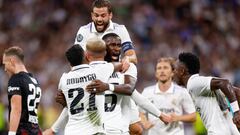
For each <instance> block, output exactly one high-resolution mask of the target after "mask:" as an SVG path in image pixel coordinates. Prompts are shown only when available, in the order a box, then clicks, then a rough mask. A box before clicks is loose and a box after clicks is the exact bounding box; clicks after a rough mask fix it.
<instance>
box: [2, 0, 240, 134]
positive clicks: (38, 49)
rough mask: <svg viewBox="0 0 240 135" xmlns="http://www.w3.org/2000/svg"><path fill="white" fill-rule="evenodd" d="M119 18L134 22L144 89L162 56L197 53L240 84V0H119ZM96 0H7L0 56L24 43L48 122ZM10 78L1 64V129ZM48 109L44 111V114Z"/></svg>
mask: <svg viewBox="0 0 240 135" xmlns="http://www.w3.org/2000/svg"><path fill="white" fill-rule="evenodd" d="M111 2H112V4H113V6H114V16H113V21H114V22H117V23H120V24H124V25H126V27H127V29H128V31H129V32H130V33H129V34H130V36H131V38H132V40H133V43H134V45H135V50H136V52H137V56H138V65H137V67H138V83H137V89H138V90H139V91H142V89H143V88H144V87H146V86H148V85H150V84H153V83H155V77H154V68H155V64H156V62H157V59H158V57H160V56H172V57H176V56H177V55H178V53H179V52H182V51H192V52H194V53H196V54H198V55H199V56H200V59H201V62H202V65H201V66H202V67H201V69H202V70H201V72H202V73H203V74H205V75H206V74H207V75H214V76H221V77H224V78H228V79H229V80H230V81H231V82H232V83H233V84H234V85H236V86H239V87H240V60H239V57H240V54H239V52H240V23H239V22H240V0H112V1H111ZM91 3H92V1H91V0H0V54H2V52H3V50H4V49H5V48H7V47H9V46H12V45H18V46H20V47H22V48H23V49H24V51H25V52H27V54H26V61H25V62H26V65H27V68H28V70H29V71H30V72H32V73H33V74H34V75H35V76H36V77H37V78H38V80H39V81H40V84H41V88H42V94H43V96H42V99H41V107H40V110H41V111H40V112H42V113H41V119H40V123H41V124H42V128H43V129H45V128H47V127H49V126H50V125H51V123H52V122H53V121H54V120H55V119H56V117H57V116H58V113H59V109H60V108H61V106H60V105H57V104H56V103H55V101H54V96H55V93H56V90H57V87H58V81H59V78H60V77H61V74H62V73H63V72H66V71H68V70H69V65H68V64H67V62H66V60H65V57H64V53H65V50H66V49H67V48H68V47H69V46H71V45H73V43H74V39H75V36H76V33H77V30H78V28H79V27H80V26H81V25H85V24H87V23H88V22H89V21H91V17H90V12H91V11H90V9H91V8H90V6H91ZM7 80H8V77H7V76H6V74H5V73H4V69H3V67H2V68H1V69H0V131H3V130H4V129H5V128H6V126H7V125H6V119H7V116H8V112H7V110H8V109H7V104H8V100H7V93H6V92H7V90H6V86H7ZM43 112H44V113H43Z"/></svg>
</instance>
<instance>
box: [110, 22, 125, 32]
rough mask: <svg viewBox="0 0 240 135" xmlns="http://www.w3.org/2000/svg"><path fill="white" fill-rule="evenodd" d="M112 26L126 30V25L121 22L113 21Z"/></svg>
mask: <svg viewBox="0 0 240 135" xmlns="http://www.w3.org/2000/svg"><path fill="white" fill-rule="evenodd" d="M113 27H114V29H115V30H119V31H127V28H126V26H125V25H123V24H118V23H114V22H113Z"/></svg>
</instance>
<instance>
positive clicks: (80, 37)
mask: <svg viewBox="0 0 240 135" xmlns="http://www.w3.org/2000/svg"><path fill="white" fill-rule="evenodd" d="M84 35H85V34H84V29H83V27H80V28H79V30H78V32H77V35H76V38H75V42H74V45H80V46H81V47H82V48H83V49H84V50H86V45H85V44H86V37H84Z"/></svg>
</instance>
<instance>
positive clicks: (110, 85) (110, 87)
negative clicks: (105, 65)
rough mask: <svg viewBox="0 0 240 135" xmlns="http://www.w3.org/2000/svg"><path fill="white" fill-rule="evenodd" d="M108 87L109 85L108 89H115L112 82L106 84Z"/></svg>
mask: <svg viewBox="0 0 240 135" xmlns="http://www.w3.org/2000/svg"><path fill="white" fill-rule="evenodd" d="M108 87H109V90H110V91H114V89H115V88H114V85H113V84H110V83H109V84H108Z"/></svg>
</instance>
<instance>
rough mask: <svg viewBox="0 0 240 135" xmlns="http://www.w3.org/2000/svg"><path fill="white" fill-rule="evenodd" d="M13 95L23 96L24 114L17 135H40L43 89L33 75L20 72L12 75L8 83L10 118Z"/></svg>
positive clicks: (22, 113)
mask: <svg viewBox="0 0 240 135" xmlns="http://www.w3.org/2000/svg"><path fill="white" fill-rule="evenodd" d="M13 95H20V96H22V112H21V119H20V123H19V127H18V130H17V134H24V133H25V134H31V135H38V134H40V130H39V126H38V117H37V108H38V104H39V101H40V98H41V88H40V85H39V83H38V81H37V80H36V79H35V78H33V77H32V74H30V73H26V72H19V73H17V74H14V75H12V77H11V78H10V79H9V82H8V100H9V117H10V112H11V98H12V96H13Z"/></svg>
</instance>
